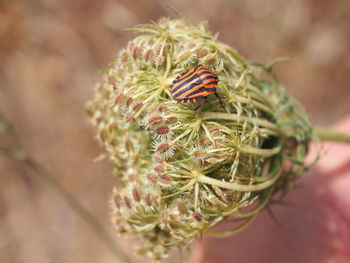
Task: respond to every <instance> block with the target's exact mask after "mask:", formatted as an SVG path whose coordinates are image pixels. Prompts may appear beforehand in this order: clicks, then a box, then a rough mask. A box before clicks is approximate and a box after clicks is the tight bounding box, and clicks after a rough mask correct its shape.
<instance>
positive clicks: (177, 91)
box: [170, 65, 224, 110]
mask: <svg viewBox="0 0 350 263" xmlns="http://www.w3.org/2000/svg"><path fill="white" fill-rule="evenodd" d="M218 81H219V78H218V76H217V75H216V74H214V73H212V72H210V71H209V70H208V69H207V68H205V67H203V66H202V65H198V66H196V67H194V68H192V69H190V70H189V71H187V72H184V73H182V74H180V75H179V76H177V77H176V78H175V79H174V81H173V82H172V83H171V85H170V94H171V96H172V97H173V99H174V100H176V101H177V102H179V103H192V102H196V101H197V100H199V99H204V103H207V97H208V96H209V95H210V94H215V95H216V96H217V97H218V99H219V101H220V104H221V106H222V108H223V109H224V105H223V104H222V101H221V99H220V97H219V95H218V94H217V93H216V89H217V86H218ZM204 103H202V104H201V105H199V106H198V107H197V108H195V110H197V109H198V108H199V107H200V106H202V105H203V104H204Z"/></svg>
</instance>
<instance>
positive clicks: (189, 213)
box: [87, 19, 312, 260]
mask: <svg viewBox="0 0 350 263" xmlns="http://www.w3.org/2000/svg"><path fill="white" fill-rule="evenodd" d="M134 31H137V32H139V33H141V35H140V36H138V37H137V38H135V39H134V40H132V41H130V42H129V43H128V45H127V47H126V48H125V49H122V50H120V51H119V52H118V54H117V57H116V59H115V60H114V62H113V64H112V65H111V66H110V68H109V69H108V71H107V72H106V73H105V74H104V75H103V79H102V81H101V82H100V83H99V84H97V86H96V94H95V97H94V99H93V100H91V101H89V102H88V103H87V111H88V114H89V117H90V119H91V122H92V123H93V125H94V126H95V127H96V129H97V138H98V139H99V141H100V142H101V143H102V144H103V145H104V146H105V148H106V152H107V153H106V154H105V156H107V157H108V159H109V160H110V161H111V162H112V163H113V165H114V168H115V169H114V171H113V173H114V175H115V176H116V177H117V178H118V179H119V181H120V184H121V186H120V187H118V188H115V189H114V190H113V194H112V198H111V210H112V221H113V225H114V226H115V227H116V229H117V231H118V232H119V233H121V234H128V235H135V236H138V237H139V238H140V246H139V248H138V249H137V251H138V253H140V254H146V255H150V256H151V257H153V258H154V259H156V260H159V259H161V258H163V257H164V256H166V255H167V254H168V252H169V251H170V249H171V248H172V247H179V246H187V245H189V244H190V243H192V242H193V241H194V240H196V239H198V238H200V237H201V235H202V234H203V233H204V234H210V233H211V234H213V235H220V233H217V232H213V231H212V228H213V227H214V226H216V225H217V224H219V223H220V222H222V221H223V220H224V219H225V218H227V217H233V218H236V219H239V220H238V222H239V223H238V224H234V225H233V229H232V230H230V231H228V232H229V233H235V231H236V230H237V231H238V230H239V229H241V227H242V226H244V225H245V224H247V223H248V222H250V221H251V220H252V219H253V218H254V217H255V216H256V214H257V213H258V212H259V211H260V210H262V209H263V208H264V207H266V206H267V205H270V204H271V203H273V202H278V201H279V200H280V199H281V198H283V196H284V195H285V193H286V192H287V191H288V190H289V189H290V188H291V186H292V183H293V182H294V181H295V179H297V178H298V177H299V176H300V175H301V174H302V173H304V172H305V170H306V169H307V168H308V167H307V166H306V165H305V164H304V156H305V154H306V151H307V143H308V141H309V139H310V138H311V136H312V130H311V128H310V125H309V122H308V120H307V118H306V116H305V114H304V113H303V110H302V108H301V107H300V106H299V105H298V104H297V102H295V101H294V100H293V99H292V98H290V97H289V96H287V95H285V93H284V90H283V89H282V88H281V86H279V85H278V84H277V83H276V82H275V78H274V75H273V73H271V67H270V65H267V66H261V65H258V64H249V63H248V62H247V61H245V60H244V59H243V58H241V56H240V55H239V54H238V53H237V52H236V51H235V50H233V49H231V48H230V47H229V46H227V45H225V44H223V43H221V42H219V41H218V40H217V37H216V36H213V35H212V34H211V33H210V32H209V31H208V28H207V25H206V23H202V24H200V25H199V26H190V25H187V24H186V23H185V22H183V21H182V20H168V19H163V20H161V21H160V22H159V23H153V24H149V25H140V26H137V27H135V28H134ZM196 65H203V66H205V67H207V68H208V69H209V70H211V71H212V72H213V73H215V74H217V75H218V77H219V83H218V87H217V93H218V94H219V95H220V97H221V99H222V101H223V104H224V109H223V108H222V107H221V105H220V102H219V100H218V98H217V97H215V96H213V95H212V96H209V97H208V99H209V103H208V104H206V105H204V106H202V107H200V108H199V109H198V110H194V109H195V108H196V107H197V106H198V105H200V103H201V101H199V102H195V103H190V104H182V103H177V102H176V101H174V100H173V99H172V97H171V95H170V92H169V87H170V85H171V83H172V81H173V80H174V79H175V78H176V76H178V75H179V74H180V73H182V72H184V71H186V70H189V69H190V68H192V67H194V66H196ZM264 72H265V73H268V74H270V75H271V77H272V78H271V79H272V80H271V81H267V80H263V79H262V78H261V77H260V75H261V74H263V73H264ZM291 142H293V143H291ZM287 162H288V165H286V163H287ZM228 232H225V233H228ZM225 233H223V234H222V235H225Z"/></svg>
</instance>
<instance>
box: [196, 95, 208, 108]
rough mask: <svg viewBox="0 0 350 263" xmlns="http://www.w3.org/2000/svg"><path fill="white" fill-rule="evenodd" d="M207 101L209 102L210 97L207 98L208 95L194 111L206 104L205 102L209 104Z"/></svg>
mask: <svg viewBox="0 0 350 263" xmlns="http://www.w3.org/2000/svg"><path fill="white" fill-rule="evenodd" d="M207 103H208V98H207V97H204V101H203V102H202V103H201V104H200V105H198V106H197V107H196V108H195V109H194V111H196V110H198V109H199V108H201V107H202V106H203V105H205V104H207Z"/></svg>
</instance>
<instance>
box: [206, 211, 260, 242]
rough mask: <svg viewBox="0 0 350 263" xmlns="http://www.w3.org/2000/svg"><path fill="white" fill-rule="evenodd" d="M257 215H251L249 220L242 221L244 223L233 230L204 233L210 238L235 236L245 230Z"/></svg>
mask: <svg viewBox="0 0 350 263" xmlns="http://www.w3.org/2000/svg"><path fill="white" fill-rule="evenodd" d="M257 215H258V213H256V214H254V215H252V216H251V217H250V218H248V219H246V220H245V221H244V223H242V224H241V225H239V226H237V227H235V228H233V229H230V230H226V231H222V232H216V231H212V230H208V231H206V232H205V234H206V235H208V236H211V237H229V236H232V235H234V234H237V233H238V232H241V231H243V230H244V229H246V228H247V227H248V226H249V225H250V223H251V222H253V220H254V218H255V217H256V216H257Z"/></svg>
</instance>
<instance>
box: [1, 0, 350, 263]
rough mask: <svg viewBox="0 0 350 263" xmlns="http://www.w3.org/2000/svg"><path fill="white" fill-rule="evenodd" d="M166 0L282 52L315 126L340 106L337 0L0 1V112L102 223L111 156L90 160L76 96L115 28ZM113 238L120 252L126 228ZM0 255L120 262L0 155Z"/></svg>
mask: <svg viewBox="0 0 350 263" xmlns="http://www.w3.org/2000/svg"><path fill="white" fill-rule="evenodd" d="M167 5H170V6H172V7H174V8H176V9H177V10H178V11H179V12H180V13H181V14H182V15H183V16H185V17H187V18H188V19H189V20H190V21H191V22H192V23H194V24H197V23H199V22H201V21H202V20H207V21H208V22H209V25H210V28H211V31H212V32H214V33H215V32H220V40H221V41H223V42H225V43H227V44H229V45H231V46H233V47H235V48H236V49H237V50H238V51H239V52H240V53H241V54H242V55H243V56H244V57H246V58H248V59H250V60H254V61H260V62H264V63H266V62H268V61H269V60H271V59H273V58H275V57H278V56H287V57H290V60H288V61H286V62H283V63H280V64H278V65H276V67H275V69H276V71H277V74H278V78H279V81H280V82H281V83H282V84H283V85H285V86H286V88H287V90H288V92H289V93H290V94H292V95H294V96H295V97H296V98H298V99H299V100H300V101H301V102H302V104H303V105H304V106H305V108H306V110H307V111H308V112H309V114H310V116H311V119H312V121H313V123H314V124H315V125H316V126H329V125H331V124H332V123H334V122H336V121H337V120H339V119H341V118H342V117H344V116H345V115H346V114H348V113H349V112H350V103H349V102H350V87H349V83H350V52H349V51H350V2H349V1H347V0H334V1H328V0H294V1H280V0H267V1H260V0H216V1H212V0H172V1H170V0H169V1H164V0H163V1H162V0H147V1H145V0H119V1H117V0H100V1H95V0H75V1H69V0H23V1H19V0H18V1H16V0H4V1H1V0H0V111H1V112H3V113H4V114H5V115H6V116H7V117H8V119H10V121H11V122H12V123H13V125H14V128H15V130H16V131H17V132H18V134H19V136H20V137H21V138H22V141H23V144H24V146H25V148H26V149H27V151H28V152H29V154H30V155H31V156H33V157H34V158H35V159H37V160H38V161H39V162H40V163H41V164H43V165H44V166H46V167H47V168H48V169H49V170H50V172H51V173H52V174H53V175H54V176H55V178H57V180H58V181H59V182H60V183H61V184H62V185H63V186H64V188H65V189H66V190H67V191H68V192H70V193H72V195H74V197H75V198H77V199H78V200H79V202H81V203H82V205H83V206H84V207H86V208H87V209H88V210H89V211H90V212H91V213H93V214H94V215H95V216H96V217H97V218H98V220H99V221H100V222H101V224H102V225H104V226H105V227H106V228H108V231H110V233H111V234H113V233H114V231H113V229H112V228H111V227H110V225H109V217H108V214H109V209H108V205H107V199H108V196H109V194H110V192H111V189H112V187H113V186H114V181H113V178H112V176H111V166H110V165H109V164H108V163H107V162H99V163H92V160H93V159H94V158H95V157H96V156H97V155H98V154H99V153H101V152H102V151H103V149H102V148H101V147H100V146H99V145H98V143H97V141H96V140H95V139H94V129H93V128H92V127H91V126H90V125H89V124H88V122H87V117H86V114H85V110H84V103H85V102H86V101H87V100H88V99H90V98H92V96H93V86H94V83H95V82H96V81H97V80H98V79H99V78H100V74H99V70H101V69H104V68H106V67H107V65H108V63H109V62H110V61H112V60H113V57H114V54H115V51H116V50H118V49H119V48H121V47H123V46H125V45H126V43H127V41H128V40H130V39H132V38H133V37H134V34H133V33H131V32H128V31H123V30H122V29H124V28H129V27H132V26H134V25H135V24H139V23H148V22H150V21H151V20H153V21H156V20H158V18H160V17H162V16H172V17H175V15H174V13H172V12H171V11H170V9H169V8H167ZM0 138H1V137H0ZM118 240H119V241H118V242H119V243H121V245H122V247H124V248H125V249H127V250H128V251H130V247H132V243H131V241H130V240H129V239H118ZM184 258H185V257H184ZM184 258H182V259H181V258H179V256H176V257H175V258H174V259H169V262H179V261H184ZM136 261H137V260H136ZM142 261H143V262H146V260H144V259H142ZM0 262H1V263H7V262H11V263H12V262H13V263H24V262H26V263H27V262H35V263H48V262H55V263H60V262H75V263H81V262H84V263H90V262H91V263H92V262H94V263H96V262H103V263H109V262H119V261H118V260H117V259H116V258H115V256H114V255H113V254H112V253H111V252H110V250H109V249H108V248H107V247H106V245H105V243H103V242H102V241H101V239H100V238H99V237H97V236H96V234H95V232H93V231H92V230H91V228H90V227H89V226H88V225H87V224H86V223H85V222H84V221H83V220H82V219H81V218H80V217H79V216H77V214H76V213H75V212H74V210H72V209H71V208H70V206H69V205H68V204H67V203H66V202H65V201H63V200H62V198H61V196H60V195H58V194H57V193H56V192H55V191H54V190H53V189H52V188H51V187H50V186H49V185H48V184H46V183H45V182H44V181H42V180H41V179H40V178H39V177H37V176H36V175H35V174H34V173H33V172H31V171H30V170H28V169H27V168H26V167H25V166H23V165H22V164H21V163H20V162H18V161H14V160H10V159H8V158H5V157H4V156H0ZM120 262H121V261H120Z"/></svg>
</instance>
